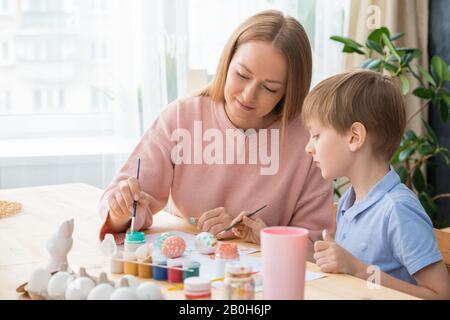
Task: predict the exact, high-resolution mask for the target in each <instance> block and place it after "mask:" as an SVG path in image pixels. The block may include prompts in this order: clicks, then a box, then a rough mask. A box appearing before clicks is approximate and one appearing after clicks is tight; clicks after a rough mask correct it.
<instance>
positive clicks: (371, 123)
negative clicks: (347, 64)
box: [302, 71, 450, 299]
mask: <svg viewBox="0 0 450 320" xmlns="http://www.w3.org/2000/svg"><path fill="white" fill-rule="evenodd" d="M302 120H303V122H304V123H305V124H306V126H307V128H308V130H309V132H310V140H309V142H308V145H307V146H306V152H307V153H309V154H310V155H311V156H312V157H313V161H314V163H315V164H316V165H317V166H318V167H319V168H320V169H321V171H322V176H323V177H324V178H325V179H335V178H338V177H347V178H348V179H349V180H350V182H351V188H349V189H348V190H347V191H346V192H345V194H344V195H343V196H342V198H341V199H340V201H339V205H338V211H337V217H336V234H335V239H333V238H332V237H331V236H330V235H327V234H326V233H324V239H323V241H316V242H315V244H314V251H315V253H314V259H315V260H316V263H317V265H318V266H319V267H320V268H321V270H322V271H323V272H332V273H347V274H351V275H353V276H356V277H359V278H361V279H368V278H369V277H370V278H374V273H373V270H374V268H373V267H374V266H376V267H378V268H379V270H380V274H379V275H380V277H379V279H380V280H381V281H380V283H379V284H380V285H383V286H386V287H390V288H393V289H396V290H400V291H403V292H405V293H408V294H411V295H414V296H417V297H421V298H427V299H450V284H449V276H448V274H447V270H446V268H445V265H444V263H443V261H442V256H441V254H440V252H439V250H438V248H437V246H436V241H435V237H434V233H433V227H432V224H431V221H430V219H429V218H428V216H427V214H426V213H425V211H424V209H423V207H422V206H421V204H420V202H419V201H418V199H417V197H416V195H415V194H414V193H413V192H412V191H411V190H409V189H408V188H407V187H406V186H405V185H404V184H402V183H401V182H400V178H399V176H398V175H397V173H396V172H395V170H394V169H393V168H391V167H390V165H389V160H390V158H391V157H392V155H393V154H394V152H395V150H396V149H397V147H398V145H399V143H400V139H401V137H402V134H403V131H404V129H405V122H406V121H405V106H404V101H403V96H402V93H401V91H400V89H399V88H398V86H397V85H396V84H395V83H394V81H393V80H392V79H391V78H390V77H388V76H384V75H382V74H380V73H377V72H372V71H354V72H347V73H343V74H339V75H335V76H333V77H330V78H328V79H326V80H324V81H322V82H320V83H319V84H318V85H317V86H316V87H315V88H314V89H313V90H312V91H311V92H310V93H309V95H308V96H307V98H306V100H305V102H304V105H303V109H302ZM376 267H375V270H376Z"/></svg>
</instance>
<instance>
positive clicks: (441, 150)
mask: <svg viewBox="0 0 450 320" xmlns="http://www.w3.org/2000/svg"><path fill="white" fill-rule="evenodd" d="M403 36H404V33H397V34H391V32H390V30H389V29H388V28H386V27H381V28H379V29H376V30H374V31H372V32H371V33H370V34H369V36H368V37H367V40H366V42H365V44H364V45H363V44H360V43H358V42H356V41H355V40H353V39H350V38H346V37H341V36H332V37H331V39H332V40H334V41H337V42H340V43H342V44H343V45H344V47H343V52H345V53H349V54H359V55H364V56H365V58H366V59H365V60H364V62H363V63H362V64H361V66H360V67H361V68H363V69H370V70H374V71H377V72H382V73H388V74H390V75H391V76H393V77H397V78H398V79H399V81H400V83H401V88H402V92H403V94H404V95H407V94H408V93H409V92H411V88H410V82H409V80H408V77H407V75H412V76H413V77H414V78H416V79H417V80H418V82H419V86H418V87H417V88H414V89H412V94H413V96H415V97H416V98H417V99H421V100H422V104H421V107H420V109H419V110H417V112H415V113H414V114H412V115H411V116H410V117H409V118H408V119H407V122H408V123H409V122H411V120H412V119H413V118H415V117H420V116H421V111H422V110H423V109H425V108H428V107H430V106H431V107H433V106H434V107H435V108H438V109H439V115H440V119H441V121H443V122H447V121H448V118H449V113H450V93H449V92H448V91H447V90H446V89H445V85H446V83H447V81H450V68H449V66H448V65H447V63H446V62H445V61H444V60H443V59H441V58H440V57H438V56H434V57H432V59H431V64H430V68H429V70H430V71H427V68H425V67H423V66H421V65H420V64H418V63H417V59H418V58H419V57H420V56H421V54H422V53H421V51H420V50H419V49H417V48H407V47H398V46H396V44H395V43H396V40H398V39H400V38H401V37H403ZM422 125H423V126H424V129H425V130H424V132H425V133H424V134H421V135H419V134H417V133H416V132H414V131H413V130H411V129H407V130H406V131H405V132H404V135H403V138H402V141H401V143H400V146H399V148H398V149H397V151H396V153H395V154H394V156H393V157H392V159H391V164H392V165H393V166H394V168H395V170H396V171H397V173H398V174H399V176H400V178H401V180H402V182H403V183H405V184H406V185H407V186H408V187H409V188H410V189H411V190H413V191H414V192H415V193H416V194H417V196H418V198H419V200H420V202H421V204H422V205H423V207H424V208H425V210H426V212H427V214H428V215H429V216H430V218H431V221H432V222H433V226H434V227H435V232H436V237H437V240H438V244H439V247H440V249H441V252H442V254H443V255H444V260H446V261H445V262H446V263H447V267H448V268H449V272H450V228H446V229H440V228H443V227H445V223H444V222H443V221H441V220H442V219H440V218H439V212H438V207H437V205H436V201H437V200H439V199H442V198H445V197H450V193H445V194H435V192H434V191H433V188H432V186H430V185H429V184H428V183H427V179H426V178H425V176H424V174H423V172H422V168H423V167H424V166H425V165H426V164H427V163H428V162H429V161H431V160H433V158H436V157H442V158H443V159H444V161H445V163H446V164H447V165H448V164H449V158H450V154H449V150H448V149H447V148H445V147H443V146H441V145H440V144H439V141H438V139H437V137H436V134H435V133H434V131H433V129H432V128H431V127H430V125H429V124H428V123H427V122H426V121H424V120H423V119H422ZM345 184H346V182H344V183H343V184H341V185H339V186H336V187H335V192H336V193H337V194H338V195H340V188H341V187H342V186H343V185H345ZM447 227H448V226H447Z"/></svg>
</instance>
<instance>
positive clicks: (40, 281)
mask: <svg viewBox="0 0 450 320" xmlns="http://www.w3.org/2000/svg"><path fill="white" fill-rule="evenodd" d="M50 277H51V275H50V273H49V272H48V271H47V270H46V269H45V268H38V269H36V270H34V271H33V273H32V274H31V276H30V280H29V281H28V285H27V290H28V291H29V292H30V293H33V294H38V295H42V296H45V295H46V294H47V287H48V282H49V281H50Z"/></svg>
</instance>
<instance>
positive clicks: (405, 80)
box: [399, 74, 409, 95]
mask: <svg viewBox="0 0 450 320" xmlns="http://www.w3.org/2000/svg"><path fill="white" fill-rule="evenodd" d="M399 78H400V81H401V83H402V93H403V95H407V94H408V92H409V80H408V78H406V77H405V75H403V74H401V75H399Z"/></svg>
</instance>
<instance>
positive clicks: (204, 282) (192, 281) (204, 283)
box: [184, 277, 211, 293]
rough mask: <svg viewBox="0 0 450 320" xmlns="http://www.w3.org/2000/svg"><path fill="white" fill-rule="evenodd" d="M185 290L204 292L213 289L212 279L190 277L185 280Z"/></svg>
mask: <svg viewBox="0 0 450 320" xmlns="http://www.w3.org/2000/svg"><path fill="white" fill-rule="evenodd" d="M184 291H188V292H190V293H204V292H208V291H211V281H209V280H208V279H206V278H202V277H189V278H186V280H184Z"/></svg>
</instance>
